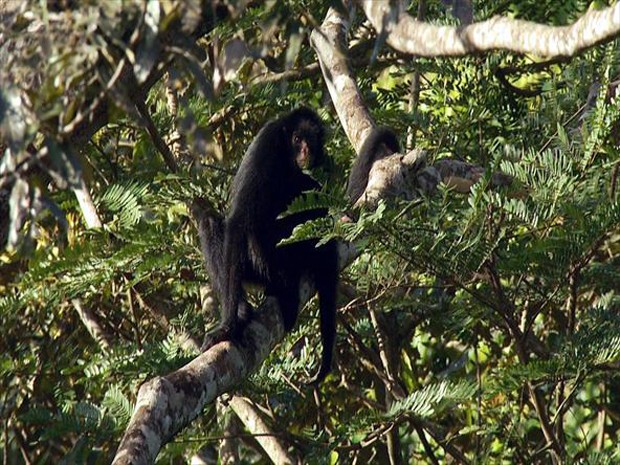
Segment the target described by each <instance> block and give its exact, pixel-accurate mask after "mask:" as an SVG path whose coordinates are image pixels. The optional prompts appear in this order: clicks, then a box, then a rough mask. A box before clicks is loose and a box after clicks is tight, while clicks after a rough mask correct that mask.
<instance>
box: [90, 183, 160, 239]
mask: <svg viewBox="0 0 620 465" xmlns="http://www.w3.org/2000/svg"><path fill="white" fill-rule="evenodd" d="M148 191H149V185H148V184H147V183H145V182H128V183H121V184H112V185H111V186H110V187H109V188H108V189H107V190H106V191H105V192H104V193H103V195H102V196H101V203H102V204H104V205H105V206H106V207H107V208H109V209H110V210H111V211H112V212H114V213H116V214H117V215H118V221H119V223H120V226H121V228H131V227H132V226H135V225H136V224H137V223H138V222H139V221H140V219H141V218H142V213H143V212H142V206H141V205H140V201H141V200H142V199H143V198H144V197H145V196H146V195H147V194H148Z"/></svg>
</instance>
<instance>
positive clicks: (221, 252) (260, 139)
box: [192, 107, 338, 383]
mask: <svg viewBox="0 0 620 465" xmlns="http://www.w3.org/2000/svg"><path fill="white" fill-rule="evenodd" d="M323 137H324V129H323V123H322V122H321V120H320V118H319V117H318V115H317V114H316V113H315V112H314V111H312V110H310V109H308V108H303V107H302V108H298V109H296V110H294V111H292V112H291V113H289V114H287V115H285V116H282V117H280V118H278V119H275V120H273V121H270V122H269V123H267V124H266V125H265V126H264V127H263V128H262V129H261V130H260V132H259V133H258V135H257V136H256V138H255V139H254V140H253V141H252V143H251V144H250V146H249V148H248V150H247V152H246V154H245V156H244V158H243V161H242V162H241V165H240V167H239V170H238V171H237V174H236V175H235V177H234V180H233V183H232V190H231V198H230V208H229V211H228V214H227V215H226V218H224V219H223V218H222V217H221V216H219V215H218V214H217V213H214V212H213V211H209V208H208V207H205V201H203V200H201V199H197V200H196V201H195V202H194V205H193V208H192V210H193V214H194V216H195V217H196V219H197V222H198V235H199V237H200V243H201V248H202V253H203V255H204V258H205V262H206V268H207V272H208V273H209V276H210V277H211V282H212V286H213V289H214V291H215V292H216V293H217V294H218V296H219V298H220V304H221V305H222V314H221V322H220V325H219V326H218V327H217V328H215V329H214V330H213V331H211V332H209V333H208V334H207V335H206V336H205V340H204V343H203V346H202V350H203V351H204V350H207V349H209V348H210V347H212V346H213V345H215V344H217V343H218V342H220V341H224V340H231V339H233V340H235V339H236V340H239V337H240V336H241V332H242V330H243V328H244V326H245V325H246V324H247V322H248V320H249V319H250V316H251V311H252V307H251V305H250V304H249V303H248V302H247V300H246V298H245V295H244V292H243V288H242V283H244V282H251V283H257V284H260V285H263V286H265V295H267V296H274V297H276V298H277V300H278V303H279V307H280V311H281V312H282V319H283V321H284V327H285V329H286V331H291V329H292V328H293V326H294V324H295V321H296V319H297V315H298V312H299V285H300V281H301V279H302V277H304V276H307V277H309V278H311V279H312V281H313V282H314V285H315V287H316V289H317V292H318V295H319V303H320V317H321V320H320V321H321V323H320V326H321V339H322V343H323V354H322V357H321V365H320V368H319V370H318V372H317V374H316V375H315V376H314V378H313V380H312V382H313V383H318V382H320V381H322V380H323V379H324V378H325V376H326V375H327V374H328V372H329V371H330V369H331V363H332V355H333V348H334V342H335V336H336V288H337V284H338V251H337V245H336V243H335V242H334V241H329V242H327V243H326V244H324V245H321V246H320V247H316V245H317V240H316V239H309V240H304V241H300V242H295V243H292V244H286V245H283V246H280V247H276V245H277V244H278V242H280V240H282V239H284V238H286V237H288V236H290V235H291V233H292V231H293V229H294V228H295V226H297V225H299V224H302V223H304V222H306V221H309V220H313V219H317V218H320V217H323V216H325V215H327V209H314V210H309V211H304V212H299V213H294V214H291V215H287V216H284V217H282V218H280V214H281V213H282V212H284V211H285V210H286V209H287V207H288V206H289V204H290V203H291V202H292V201H293V200H294V199H295V198H296V197H298V196H299V195H301V194H302V193H303V192H305V191H309V190H315V189H319V188H320V187H321V186H320V184H319V183H318V182H317V181H315V180H314V179H313V178H312V177H310V176H309V175H307V174H305V173H304V172H303V171H302V170H304V169H309V168H313V167H316V166H318V165H320V164H322V163H324V161H325V159H326V156H325V153H324V151H323Z"/></svg>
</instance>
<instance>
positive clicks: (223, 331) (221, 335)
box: [200, 327, 234, 352]
mask: <svg viewBox="0 0 620 465" xmlns="http://www.w3.org/2000/svg"><path fill="white" fill-rule="evenodd" d="M233 338H234V331H233V330H232V328H230V327H220V328H215V329H214V330H213V331H210V332H208V333H207V334H205V338H204V340H203V341H202V346H201V347H200V351H201V352H206V351H207V350H209V349H210V348H211V347H213V346H214V345H216V344H219V343H220V342H223V341H231V340H232V339H233Z"/></svg>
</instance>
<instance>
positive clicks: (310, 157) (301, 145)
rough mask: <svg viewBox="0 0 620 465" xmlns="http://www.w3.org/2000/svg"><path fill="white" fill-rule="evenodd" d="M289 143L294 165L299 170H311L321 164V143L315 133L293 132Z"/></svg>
mask: <svg viewBox="0 0 620 465" xmlns="http://www.w3.org/2000/svg"><path fill="white" fill-rule="evenodd" d="M291 142H292V146H293V154H294V156H295V163H296V164H297V166H298V167H299V168H300V169H302V170H306V169H311V168H314V167H316V166H318V165H320V164H321V163H323V159H324V157H325V155H324V153H323V142H322V140H321V138H320V135H319V134H318V133H316V132H315V131H311V130H300V131H295V132H293V136H292V141H291Z"/></svg>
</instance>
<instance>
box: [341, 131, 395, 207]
mask: <svg viewBox="0 0 620 465" xmlns="http://www.w3.org/2000/svg"><path fill="white" fill-rule="evenodd" d="M398 152H400V146H399V144H398V138H397V137H396V134H395V133H394V131H392V129H390V128H388V127H385V126H380V127H375V128H373V129H372V131H371V132H370V135H369V136H368V137H367V138H366V140H365V141H364V144H363V145H362V148H361V149H360V153H359V155H358V156H357V158H356V159H355V161H354V162H353V166H352V167H351V173H350V174H349V183H348V186H347V195H348V196H349V199H351V203H355V202H356V201H357V200H358V199H359V198H360V197H361V196H362V194H363V193H364V191H365V190H366V185H367V184H368V174H369V173H370V169H371V168H372V164H373V163H374V162H375V161H377V160H380V159H381V158H385V157H387V156H389V155H392V154H393V153H398Z"/></svg>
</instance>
